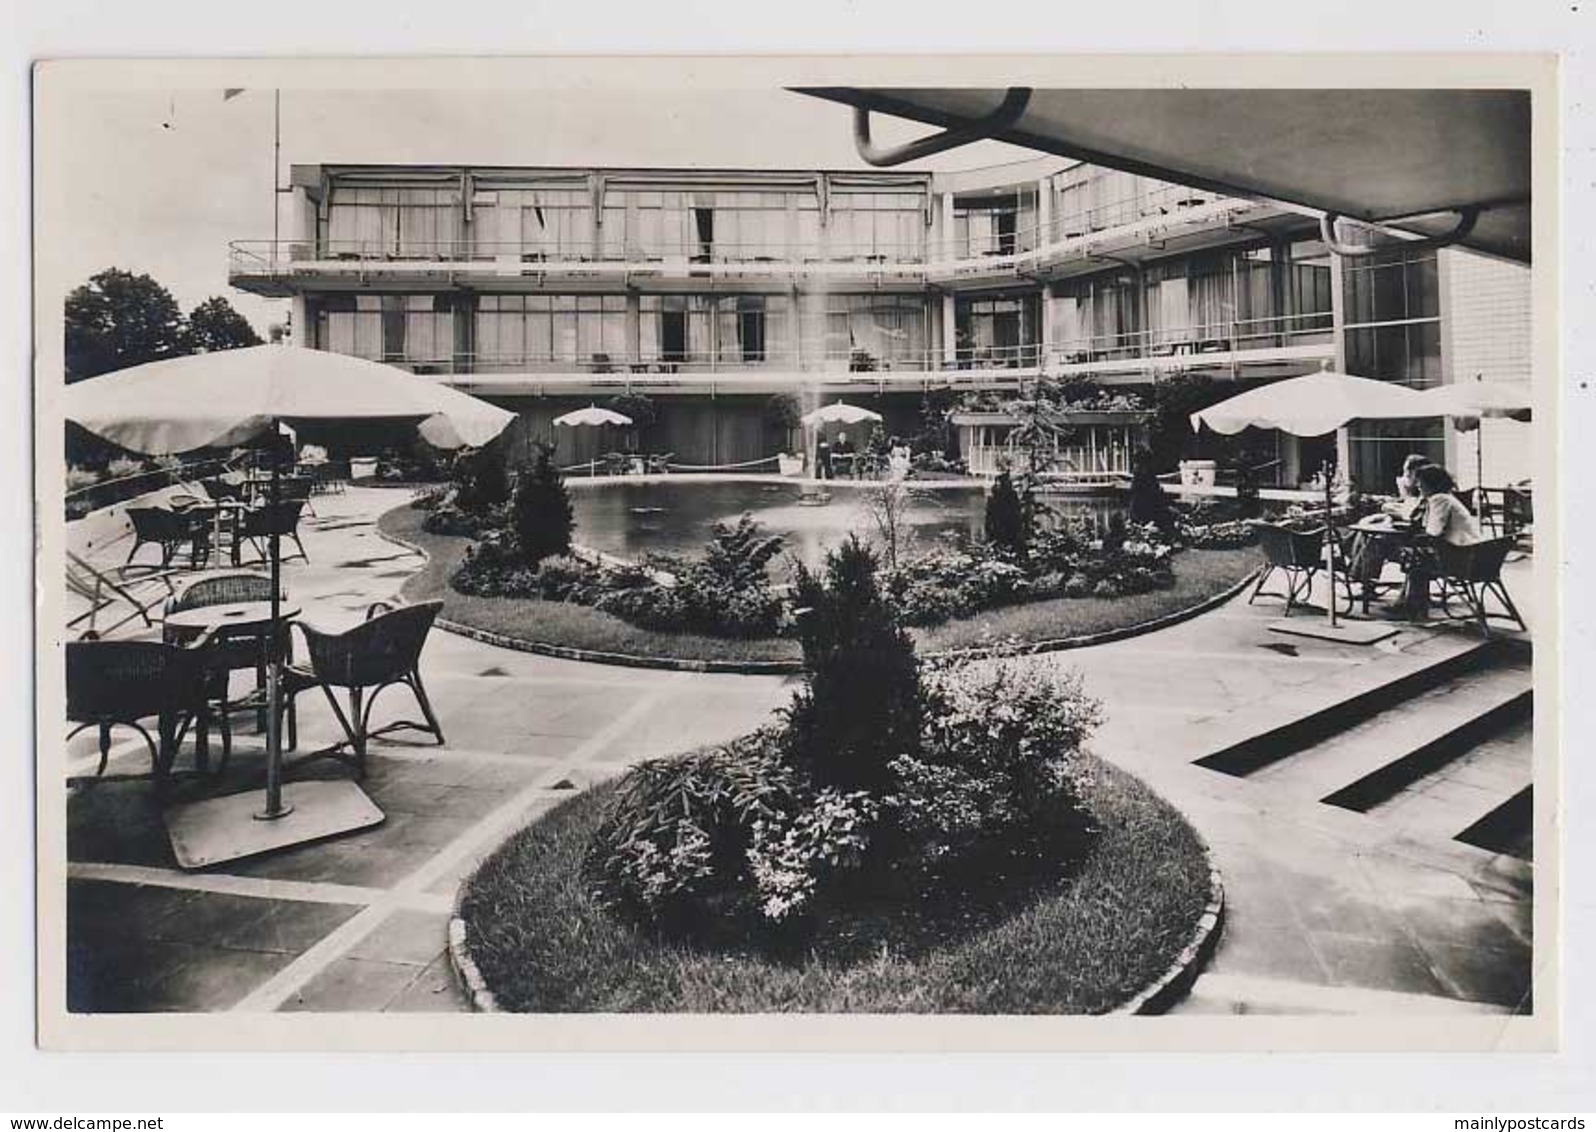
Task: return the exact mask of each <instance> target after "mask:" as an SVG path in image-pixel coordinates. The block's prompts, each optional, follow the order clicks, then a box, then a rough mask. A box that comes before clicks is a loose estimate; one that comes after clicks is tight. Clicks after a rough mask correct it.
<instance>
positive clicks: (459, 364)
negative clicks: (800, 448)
mask: <svg viewBox="0 0 1596 1132" xmlns="http://www.w3.org/2000/svg"><path fill="white" fill-rule="evenodd" d="M1331 328H1332V316H1331V314H1330V312H1328V311H1315V312H1309V313H1305V314H1291V315H1279V316H1274V317H1268V318H1253V319H1235V320H1228V321H1224V322H1215V323H1208V324H1201V325H1193V326H1175V327H1161V328H1157V329H1154V330H1148V331H1134V332H1128V333H1123V334H1112V335H1100V336H1095V337H1089V338H1079V339H1069V340H1064V341H1060V342H1055V343H1054V344H1052V345H1051V346H1049V347H1047V348H1046V349H1044V348H1043V346H1042V345H1041V344H1040V343H1022V344H1018V345H1007V346H975V345H969V346H960V347H959V348H957V349H955V350H954V351H953V353H952V354H951V355H950V354H946V353H944V352H943V351H942V350H941V349H939V348H932V347H928V348H925V349H921V350H895V351H893V352H891V353H889V354H877V353H873V352H871V351H870V350H867V349H862V348H859V347H853V348H849V349H838V348H835V347H828V346H827V345H825V344H823V343H820V342H808V341H800V342H799V343H797V344H796V345H792V344H782V345H772V346H771V347H769V348H767V349H765V350H763V351H743V350H721V351H708V350H686V351H680V352H674V353H667V352H661V351H658V350H654V351H650V352H649V353H648V354H642V353H638V354H635V355H632V356H627V355H625V354H623V353H615V352H606V351H590V350H587V351H518V352H510V353H507V352H456V353H449V354H440V355H426V354H417V353H413V352H412V353H384V352H383V351H381V350H373V351H361V350H345V351H341V352H344V353H352V354H354V355H356V356H357V357H363V358H368V359H369V360H372V361H379V362H386V363H388V364H390V365H397V366H402V367H403V368H406V369H409V370H411V371H412V372H415V373H418V374H430V375H435V376H451V375H457V374H458V375H463V374H508V373H518V374H537V373H547V374H573V373H586V374H592V375H595V376H606V375H617V376H624V375H629V374H657V375H693V374H717V373H745V374H746V373H758V372H760V371H765V372H771V373H819V374H856V375H859V376H860V378H861V379H863V380H868V377H867V376H866V375H869V374H872V373H925V372H944V371H1001V370H1042V371H1045V372H1058V371H1061V370H1066V369H1068V368H1070V367H1073V366H1079V365H1083V364H1088V363H1105V362H1106V363H1115V362H1121V363H1124V364H1125V365H1126V367H1127V368H1139V367H1140V366H1141V365H1143V364H1145V363H1146V362H1148V361H1149V360H1153V359H1167V358H1177V359H1185V358H1187V357H1189V358H1190V359H1191V360H1190V362H1189V363H1186V364H1188V365H1190V366H1193V367H1200V366H1201V365H1202V364H1203V360H1202V359H1203V355H1216V354H1222V355H1224V356H1225V357H1226V358H1231V357H1233V356H1234V355H1236V354H1247V353H1256V354H1258V355H1259V356H1262V357H1267V356H1268V355H1269V352H1271V351H1278V350H1282V349H1289V348H1291V347H1297V346H1311V345H1328V344H1329V342H1330V338H1331Z"/></svg>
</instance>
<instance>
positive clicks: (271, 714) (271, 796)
mask: <svg viewBox="0 0 1596 1132" xmlns="http://www.w3.org/2000/svg"><path fill="white" fill-rule="evenodd" d="M278 429H279V425H278V422H277V421H275V420H274V421H272V447H271V459H272V478H271V484H270V486H269V487H268V489H267V496H266V498H267V506H268V507H270V508H271V516H272V524H271V534H270V535H269V536H268V538H267V543H268V546H269V548H270V551H269V552H270V556H271V575H272V620H271V630H270V632H271V635H270V636H269V637H268V638H267V642H268V643H267V646H266V647H267V649H268V650H269V651H268V655H267V660H266V808H265V809H264V810H261V811H259V812H257V813H256V814H255V817H256V818H257V819H259V820H261V821H274V820H276V819H277V818H281V817H287V816H288V815H289V814H291V813H293V812H294V807H293V806H291V805H288V804H286V803H284V801H283V735H282V710H283V702H282V701H283V688H282V654H281V650H280V649H279V648H278V645H279V643H280V638H279V636H278V634H279V632H280V631H281V629H282V615H283V608H282V590H283V584H282V571H283V559H282V546H281V543H280V542H279V541H278V537H277V521H276V520H277V504H278V502H279V500H280V499H281V491H280V481H279V476H280V475H281V471H280V468H281V465H282V452H281V451H280V449H281V446H282V439H281V436H280V434H279V432H278Z"/></svg>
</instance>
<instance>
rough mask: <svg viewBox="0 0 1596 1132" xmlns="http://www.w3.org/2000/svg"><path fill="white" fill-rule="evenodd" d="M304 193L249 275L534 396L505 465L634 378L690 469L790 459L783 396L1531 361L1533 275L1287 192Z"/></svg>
mask: <svg viewBox="0 0 1596 1132" xmlns="http://www.w3.org/2000/svg"><path fill="white" fill-rule="evenodd" d="M291 183H292V215H291V219H290V224H291V226H292V227H291V228H290V231H291V233H292V235H291V237H290V238H289V239H285V240H282V241H280V242H277V243H271V242H250V241H240V242H238V243H235V244H234V245H233V246H232V252H231V263H230V278H231V281H232V283H233V284H234V285H235V286H237V287H240V288H242V289H244V290H247V291H251V292H254V293H257V294H262V295H270V296H285V297H287V298H289V299H290V300H291V302H292V309H293V316H292V318H293V327H294V335H295V337H296V338H297V339H298V340H299V342H300V344H302V345H306V346H310V347H313V348H316V349H322V350H335V351H339V352H342V353H348V354H355V355H359V356H361V357H365V358H372V359H377V360H381V361H384V362H388V363H391V364H393V365H397V366H402V367H404V368H406V369H409V370H413V371H414V372H416V373H418V374H427V375H432V376H435V377H436V379H437V380H440V381H445V382H448V383H449V384H451V385H454V386H456V387H458V388H460V389H463V390H466V391H468V392H471V393H474V394H476V395H479V396H482V397H485V398H487V399H488V400H491V401H494V402H496V403H498V404H501V405H504V406H506V407H508V408H511V409H514V410H515V411H516V412H518V413H519V414H520V418H521V419H520V421H519V422H518V424H517V426H516V427H515V429H514V431H513V432H512V433H511V435H510V438H509V441H508V444H509V446H510V452H511V453H512V458H514V457H515V454H516V453H520V452H525V451H528V450H529V442H530V440H531V439H532V438H534V437H541V438H555V439H557V440H558V443H559V446H560V448H559V458H560V460H561V461H562V462H564V463H567V464H570V463H576V462H578V461H580V460H586V459H588V458H589V457H590V456H592V455H594V454H595V451H596V449H595V445H598V446H603V445H606V444H608V445H611V446H613V444H614V441H613V440H605V439H603V438H595V437H594V436H593V435H592V434H593V432H594V430H575V431H573V430H569V429H558V430H556V429H553V428H552V427H551V421H552V419H553V418H554V417H556V416H558V415H560V414H561V413H563V412H566V411H568V410H570V409H572V408H576V407H580V406H585V405H587V404H589V403H593V402H597V403H600V404H602V403H603V402H604V401H605V400H607V399H608V398H610V397H612V396H614V395H616V394H618V393H623V392H628V391H630V392H634V393H642V394H646V395H647V396H648V397H649V398H650V399H651V400H652V401H653V403H654V405H655V408H656V420H655V422H654V424H653V425H652V426H651V428H650V430H649V432H648V437H647V442H646V443H647V448H648V449H649V450H651V451H653V452H658V453H664V452H669V453H672V454H673V457H672V460H673V462H674V463H675V464H676V465H678V466H706V467H708V466H713V467H747V468H753V469H757V470H773V469H774V461H773V460H772V459H771V458H772V457H773V456H774V455H775V454H776V453H777V452H780V451H782V450H783V449H785V448H788V447H790V446H791V445H792V438H791V437H790V436H789V435H788V433H787V432H786V430H785V429H784V428H783V427H781V426H780V425H778V424H774V423H773V421H772V413H771V412H770V402H771V398H772V396H773V395H775V394H782V393H786V394H793V395H795V396H796V397H797V398H798V400H799V403H800V405H801V407H802V408H803V409H805V410H807V409H809V408H812V407H814V406H815V405H818V404H822V403H825V402H829V401H832V400H836V399H839V398H841V399H846V400H847V401H849V402H851V403H856V404H861V405H864V406H866V407H870V408H874V409H876V410H877V411H879V412H881V413H882V414H883V415H884V416H885V418H886V421H887V424H886V429H887V431H888V432H896V433H904V434H907V433H910V432H913V431H915V429H916V428H917V427H918V424H917V422H918V419H919V414H920V409H921V404H922V399H923V397H924V395H925V394H926V392H927V391H930V390H954V391H963V390H989V391H998V392H1002V391H1012V390H1019V389H1022V388H1023V387H1024V386H1025V385H1026V384H1027V383H1028V382H1034V381H1035V379H1036V378H1037V377H1038V375H1049V376H1054V377H1067V376H1071V375H1081V376H1089V377H1091V378H1092V379H1094V380H1095V381H1097V382H1099V383H1100V384H1102V385H1103V386H1105V387H1124V388H1128V389H1146V388H1148V387H1149V386H1150V385H1151V384H1152V383H1154V382H1157V381H1159V380H1162V379H1165V378H1167V377H1168V376H1170V375H1173V374H1177V373H1181V372H1196V373H1203V374H1209V375H1212V376H1214V377H1216V378H1219V379H1222V380H1225V381H1229V382H1234V383H1235V384H1236V388H1237V390H1238V391H1240V390H1241V389H1243V388H1245V387H1247V386H1249V385H1251V384H1254V383H1258V382H1266V381H1271V380H1278V379H1280V378H1284V377H1289V376H1293V375H1296V374H1301V373H1306V372H1311V371H1314V370H1317V369H1319V368H1321V367H1323V366H1326V365H1329V366H1335V367H1338V368H1341V369H1344V370H1345V371H1347V372H1351V373H1356V374H1363V375H1367V376H1372V377H1378V378H1382V379H1386V380H1393V381H1402V382H1406V383H1410V384H1413V385H1418V386H1423V385H1431V384H1435V383H1438V382H1442V381H1449V380H1461V379H1465V378H1470V377H1472V376H1473V375H1474V374H1476V373H1483V374H1485V375H1486V376H1487V377H1490V378H1492V379H1495V380H1524V381H1527V380H1528V378H1529V342H1530V312H1529V272H1528V270H1527V269H1526V268H1523V267H1521V266H1517V265H1514V264H1509V263H1504V262H1499V261H1496V260H1492V259H1488V258H1486V257H1483V256H1480V255H1477V254H1474V253H1471V252H1466V251H1462V250H1455V249H1443V250H1441V251H1435V250H1423V251H1416V252H1410V251H1405V250H1404V249H1403V248H1402V247H1401V246H1400V245H1394V246H1392V247H1390V248H1386V249H1382V250H1380V251H1379V252H1377V253H1376V254H1373V255H1370V256H1359V257H1340V256H1336V255H1332V253H1331V252H1330V251H1328V250H1327V249H1326V247H1325V245H1324V244H1323V243H1322V242H1321V241H1320V238H1319V227H1318V222H1317V220H1316V218H1314V217H1312V216H1306V215H1303V214H1302V213H1300V212H1296V211H1292V210H1290V209H1288V208H1286V207H1285V206H1282V205H1279V204H1275V203H1271V202H1264V201H1256V200H1244V199H1237V198H1227V197H1221V196H1216V195H1214V194H1212V193H1208V192H1202V191H1198V190H1195V189H1187V188H1183V187H1181V186H1179V185H1172V184H1167V183H1163V182H1158V181H1153V180H1150V179H1148V178H1145V177H1139V176H1133V175H1130V174H1127V173H1121V172H1117V171H1113V170H1107V169H1102V168H1098V167H1094V166H1091V165H1085V164H1081V163H1078V162H1073V161H1069V160H1066V159H1061V158H1056V157H1048V158H1043V159H1037V160H1034V161H1026V162H1022V163H1017V164H1010V165H1003V166H998V167H992V168H983V169H976V170H971V171H968V172H961V173H912V172H827V171H814V170H801V171H788V170H747V169H741V170H731V169H726V170H700V169H691V170H689V169H623V168H605V169H590V168H583V169H576V168H496V167H493V168H490V167H461V166H385V165H382V166H373V165H349V166H344V165H309V166H295V167H294V168H293V170H292V178H291ZM958 421H959V423H960V424H961V425H962V426H963V427H962V428H961V436H962V442H963V444H964V447H965V451H964V455H965V456H966V457H967V458H968V459H969V460H970V462H971V465H972V468H974V469H976V470H987V471H989V470H992V469H993V468H994V467H995V463H996V461H995V459H994V456H995V455H996V454H997V453H998V452H1000V451H1001V450H1002V447H1003V444H1004V434H1005V432H1006V425H1005V424H1004V419H1003V418H1002V417H1001V416H1000V415H996V414H988V415H986V416H984V417H983V416H981V415H974V416H971V415H964V416H961V417H959V418H958ZM1082 423H1083V424H1084V425H1085V426H1086V427H1085V429H1084V439H1082V440H1081V441H1080V442H1081V444H1082V445H1083V447H1084V448H1085V449H1087V451H1088V453H1089V456H1087V457H1085V458H1083V462H1084V463H1085V465H1086V466H1085V467H1084V468H1083V470H1084V471H1088V472H1108V473H1113V472H1124V471H1126V470H1128V466H1129V465H1128V460H1129V456H1130V452H1129V449H1130V444H1129V443H1128V441H1129V440H1130V439H1131V436H1130V433H1129V431H1128V430H1127V428H1126V427H1125V425H1124V423H1123V422H1119V421H1116V420H1115V419H1114V418H1113V417H1112V416H1109V417H1106V418H1102V419H1099V420H1096V421H1090V422H1084V421H1083V422H1082ZM556 433H559V434H564V435H560V436H558V437H556V435H555V434H556ZM1076 435H1077V437H1080V436H1081V435H1083V434H1082V430H1076ZM1330 443H1331V441H1299V440H1296V439H1294V438H1291V437H1287V436H1280V437H1279V438H1278V439H1276V440H1275V441H1273V444H1274V446H1275V449H1276V451H1275V457H1276V461H1277V462H1276V463H1275V464H1274V467H1273V471H1272V472H1271V473H1269V474H1268V475H1269V478H1272V479H1273V480H1274V482H1276V483H1278V484H1280V485H1283V486H1295V485H1296V484H1298V483H1300V482H1302V481H1303V480H1305V479H1307V478H1308V477H1309V476H1311V475H1312V473H1313V472H1314V471H1315V470H1316V469H1317V468H1318V467H1319V463H1320V461H1321V459H1322V458H1323V456H1324V455H1325V452H1324V447H1325V446H1327V445H1328V444H1330ZM1342 443H1344V444H1345V445H1346V447H1347V452H1348V454H1349V457H1350V466H1351V468H1352V472H1353V475H1354V477H1355V479H1356V480H1357V482H1359V483H1360V484H1363V485H1366V486H1373V485H1376V484H1385V483H1389V482H1390V481H1391V478H1392V476H1393V475H1394V471H1395V467H1396V465H1397V464H1398V463H1399V462H1400V460H1401V458H1402V456H1403V455H1405V454H1406V453H1407V452H1410V451H1414V450H1419V451H1426V452H1428V453H1429V454H1430V455H1431V456H1432V457H1438V458H1444V459H1446V460H1447V463H1448V464H1449V466H1451V467H1453V468H1455V469H1458V470H1459V472H1460V474H1461V473H1462V472H1465V471H1466V472H1468V473H1472V459H1471V458H1470V459H1468V460H1466V461H1459V460H1458V458H1457V457H1458V455H1459V453H1458V451H1457V449H1456V448H1455V445H1456V441H1455V439H1454V438H1453V436H1452V435H1450V430H1449V429H1443V428H1442V427H1441V426H1440V425H1439V424H1438V423H1437V422H1411V423H1408V422H1404V423H1400V424H1398V423H1388V424H1386V425H1384V426H1380V427H1379V428H1376V427H1375V426H1372V425H1367V426H1362V427H1360V428H1359V429H1358V430H1356V431H1355V432H1354V433H1353V434H1352V435H1350V436H1345V437H1343V438H1342ZM1462 451H1463V452H1464V453H1466V454H1469V455H1470V456H1472V445H1471V444H1470V443H1469V442H1464V448H1463V450H1462ZM1486 454H1487V458H1488V460H1489V461H1490V464H1489V465H1488V467H1487V478H1488V479H1495V480H1497V481H1501V480H1503V479H1505V478H1518V477H1519V476H1522V475H1527V474H1528V469H1527V466H1526V467H1521V465H1525V464H1527V455H1526V454H1525V451H1524V440H1523V437H1522V435H1520V431H1519V430H1510V431H1503V432H1502V433H1501V436H1500V438H1499V439H1498V437H1496V436H1492V437H1490V438H1488V441H1487V453H1486ZM761 462H762V463H761ZM1460 464H1462V465H1463V466H1462V467H1460ZM1467 478H1471V476H1469V477H1467Z"/></svg>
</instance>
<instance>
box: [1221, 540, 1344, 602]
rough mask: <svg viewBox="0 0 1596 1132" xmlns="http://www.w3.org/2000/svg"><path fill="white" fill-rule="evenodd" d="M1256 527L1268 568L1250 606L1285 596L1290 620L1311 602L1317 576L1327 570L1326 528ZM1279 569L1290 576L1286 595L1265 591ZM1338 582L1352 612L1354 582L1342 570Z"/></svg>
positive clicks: (1251, 598) (1264, 571)
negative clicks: (1261, 599)
mask: <svg viewBox="0 0 1596 1132" xmlns="http://www.w3.org/2000/svg"><path fill="white" fill-rule="evenodd" d="M1253 527H1254V529H1255V530H1256V531H1257V532H1258V545H1259V546H1260V547H1261V548H1262V549H1263V552H1264V569H1263V573H1261V574H1259V575H1258V584H1257V585H1255V586H1253V588H1252V594H1251V595H1250V596H1249V597H1248V598H1247V604H1248V605H1251V604H1252V603H1253V602H1255V601H1257V600H1258V598H1259V597H1260V596H1264V597H1283V598H1285V599H1286V616H1287V617H1289V616H1291V610H1292V608H1293V607H1294V606H1296V605H1297V604H1298V603H1299V602H1302V601H1305V600H1306V599H1307V597H1308V594H1309V592H1310V590H1311V589H1312V587H1313V579H1314V576H1315V575H1316V574H1318V573H1319V571H1321V570H1323V569H1324V568H1325V561H1324V528H1323V527H1319V528H1317V529H1315V530H1310V531H1294V530H1292V529H1291V528H1289V527H1282V526H1278V525H1276V524H1274V523H1255V524H1253ZM1277 570H1278V571H1280V572H1281V573H1282V574H1284V575H1285V576H1286V592H1285V593H1279V592H1277V591H1266V590H1265V589H1264V585H1265V583H1267V582H1268V581H1269V579H1270V578H1271V577H1273V576H1274V574H1275V571H1277ZM1336 581H1337V582H1338V583H1339V585H1340V587H1341V590H1342V596H1344V597H1345V598H1346V601H1347V608H1348V610H1349V611H1350V610H1351V608H1352V603H1353V597H1352V582H1351V579H1349V578H1348V577H1347V575H1346V573H1345V572H1344V571H1342V572H1340V573H1338V574H1337V575H1336ZM1332 600H1334V599H1332Z"/></svg>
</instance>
